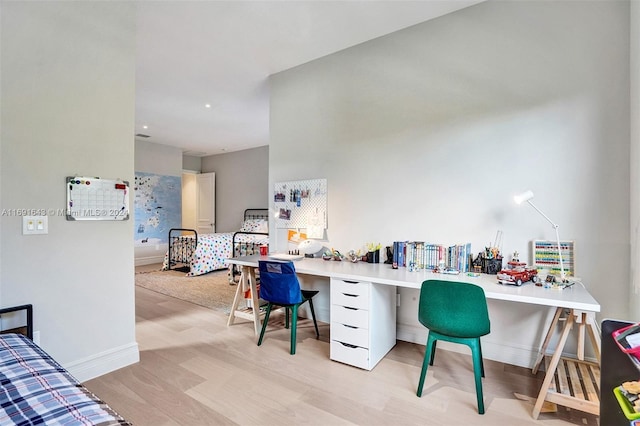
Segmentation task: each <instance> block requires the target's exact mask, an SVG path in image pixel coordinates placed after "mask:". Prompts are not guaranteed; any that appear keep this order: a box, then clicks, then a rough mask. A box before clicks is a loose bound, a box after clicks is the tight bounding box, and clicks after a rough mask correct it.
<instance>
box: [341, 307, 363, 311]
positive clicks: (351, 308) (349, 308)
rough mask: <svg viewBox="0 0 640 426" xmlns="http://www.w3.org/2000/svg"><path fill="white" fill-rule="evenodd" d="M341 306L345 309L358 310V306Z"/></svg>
mask: <svg viewBox="0 0 640 426" xmlns="http://www.w3.org/2000/svg"><path fill="white" fill-rule="evenodd" d="M343 308H345V309H350V310H352V311H359V309H358V308H352V307H351V306H343Z"/></svg>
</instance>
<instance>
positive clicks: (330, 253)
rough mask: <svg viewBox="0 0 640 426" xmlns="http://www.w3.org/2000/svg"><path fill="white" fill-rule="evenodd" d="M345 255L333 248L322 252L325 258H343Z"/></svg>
mask: <svg viewBox="0 0 640 426" xmlns="http://www.w3.org/2000/svg"><path fill="white" fill-rule="evenodd" d="M343 257H344V256H343V255H342V253H340V252H339V251H338V250H336V249H334V248H332V249H331V250H326V251H325V252H324V253H322V258H323V259H324V260H332V259H333V260H342V258H343Z"/></svg>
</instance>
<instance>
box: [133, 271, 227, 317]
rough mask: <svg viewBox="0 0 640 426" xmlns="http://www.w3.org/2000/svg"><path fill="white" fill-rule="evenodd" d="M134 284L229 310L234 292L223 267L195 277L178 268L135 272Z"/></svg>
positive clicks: (221, 310)
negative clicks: (174, 269) (177, 269)
mask: <svg viewBox="0 0 640 426" xmlns="http://www.w3.org/2000/svg"><path fill="white" fill-rule="evenodd" d="M135 282H136V285H137V286H140V287H144V288H146V289H149V290H152V291H155V292H158V293H162V294H164V295H167V296H171V297H175V298H176V299H180V300H184V301H187V302H191V303H195V304H196V305H200V306H204V307H205V308H209V309H213V310H216V311H220V312H224V313H226V314H229V312H231V304H232V303H233V297H234V296H235V294H236V289H237V286H236V285H229V276H228V271H227V270H226V269H224V270H221V271H214V272H210V273H208V274H204V275H199V276H197V277H187V276H186V275H185V273H184V272H179V271H152V272H138V273H136V275H135Z"/></svg>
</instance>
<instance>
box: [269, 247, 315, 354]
mask: <svg viewBox="0 0 640 426" xmlns="http://www.w3.org/2000/svg"><path fill="white" fill-rule="evenodd" d="M258 270H259V271H260V298H261V299H263V300H265V301H267V302H268V305H267V310H266V312H265V316H264V321H263V323H262V331H261V332H260V338H259V339H258V346H260V345H262V339H263V338H264V332H265V331H266V329H267V323H268V322H269V315H270V314H271V309H272V307H273V306H282V307H283V308H285V328H289V311H291V355H295V353H296V330H297V325H298V307H300V305H302V304H303V303H305V302H307V301H308V302H309V308H310V309H311V316H312V318H313V325H314V327H315V328H316V338H318V337H320V332H319V331H318V323H317V322H316V313H315V311H314V310H313V300H312V298H313V296H315V295H316V294H318V291H315V290H301V289H300V282H299V281H298V277H297V275H296V270H295V268H294V266H293V262H276V261H266V260H260V261H259V262H258Z"/></svg>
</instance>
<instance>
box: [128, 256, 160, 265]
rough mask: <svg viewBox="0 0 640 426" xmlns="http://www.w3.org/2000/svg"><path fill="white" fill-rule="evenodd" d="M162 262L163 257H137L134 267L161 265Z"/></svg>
mask: <svg viewBox="0 0 640 426" xmlns="http://www.w3.org/2000/svg"><path fill="white" fill-rule="evenodd" d="M162 262H164V255H162V256H147V257H137V258H136V259H135V266H143V265H153V264H154V263H162Z"/></svg>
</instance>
